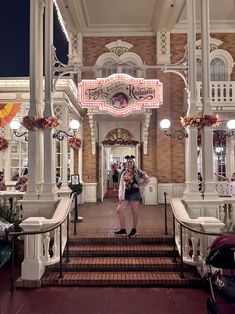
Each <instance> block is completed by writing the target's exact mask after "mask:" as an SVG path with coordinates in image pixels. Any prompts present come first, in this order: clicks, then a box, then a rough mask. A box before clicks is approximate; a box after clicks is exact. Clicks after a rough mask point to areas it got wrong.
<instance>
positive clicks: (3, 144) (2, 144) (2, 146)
mask: <svg viewBox="0 0 235 314" xmlns="http://www.w3.org/2000/svg"><path fill="white" fill-rule="evenodd" d="M7 147H8V142H7V140H6V139H5V138H4V137H3V136H0V151H4V150H6V149H7Z"/></svg>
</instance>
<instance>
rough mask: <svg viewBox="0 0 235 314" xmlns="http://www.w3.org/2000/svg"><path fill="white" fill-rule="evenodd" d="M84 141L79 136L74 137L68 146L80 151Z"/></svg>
mask: <svg viewBox="0 0 235 314" xmlns="http://www.w3.org/2000/svg"><path fill="white" fill-rule="evenodd" d="M81 144H82V141H81V140H80V138H78V137H77V136H73V137H71V138H70V139H69V140H68V146H69V147H71V148H73V149H75V150H78V149H79V148H80V147H81Z"/></svg>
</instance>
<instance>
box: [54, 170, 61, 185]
mask: <svg viewBox="0 0 235 314" xmlns="http://www.w3.org/2000/svg"><path fill="white" fill-rule="evenodd" d="M55 182H56V186H57V188H58V189H60V188H61V185H62V182H61V178H60V169H59V168H56V172H55Z"/></svg>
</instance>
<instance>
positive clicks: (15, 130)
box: [10, 120, 28, 142]
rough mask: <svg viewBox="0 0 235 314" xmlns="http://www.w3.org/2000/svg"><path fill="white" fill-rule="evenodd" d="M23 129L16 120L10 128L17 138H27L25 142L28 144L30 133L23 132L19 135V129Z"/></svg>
mask: <svg viewBox="0 0 235 314" xmlns="http://www.w3.org/2000/svg"><path fill="white" fill-rule="evenodd" d="M20 127H21V124H20V123H19V122H18V121H16V120H12V121H11V123H10V128H11V129H12V131H13V135H14V136H16V137H22V136H25V138H24V139H25V141H26V142H28V132H27V131H25V132H22V133H19V131H18V130H19V128H20Z"/></svg>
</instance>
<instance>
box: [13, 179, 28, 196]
mask: <svg viewBox="0 0 235 314" xmlns="http://www.w3.org/2000/svg"><path fill="white" fill-rule="evenodd" d="M27 181H28V179H27V177H25V176H21V177H19V180H18V181H17V182H16V185H15V189H16V190H18V191H19V192H26V191H27Z"/></svg>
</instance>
